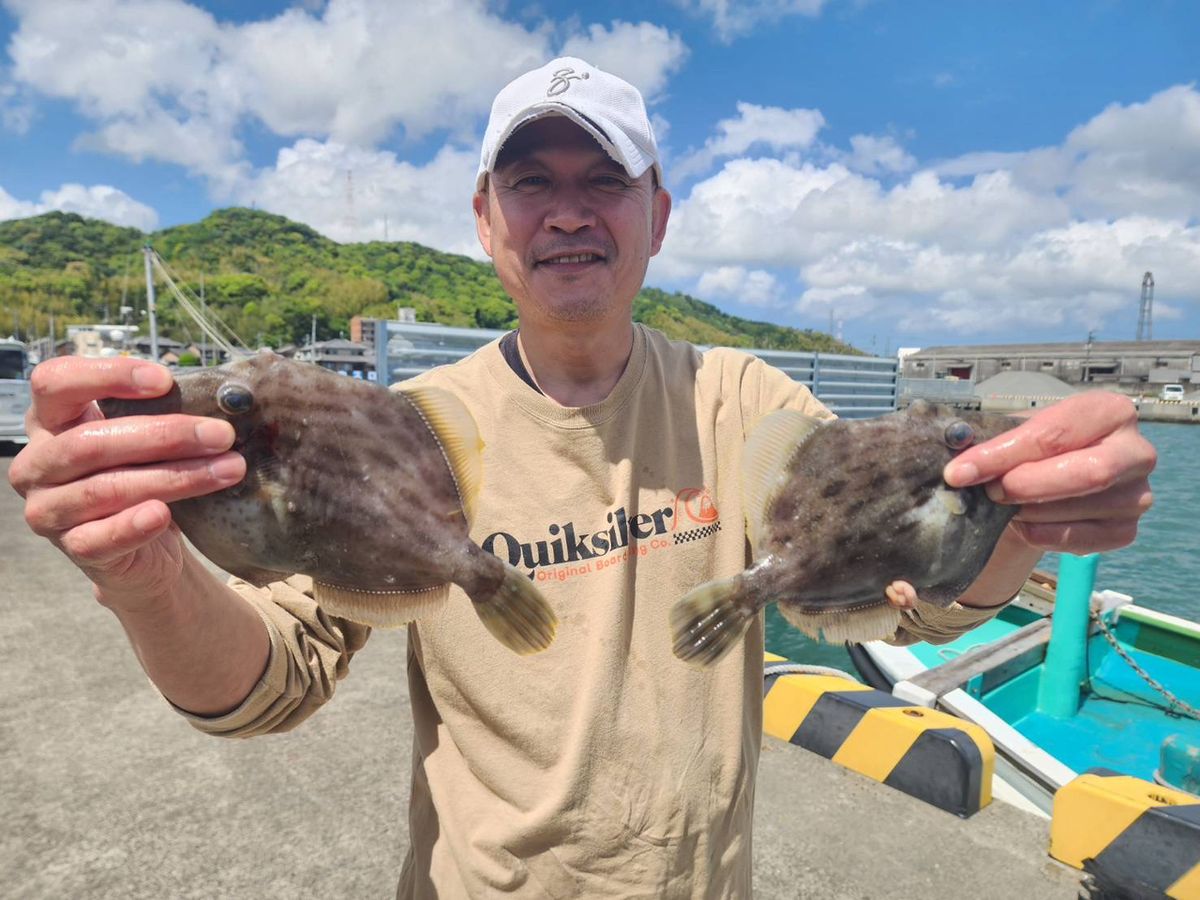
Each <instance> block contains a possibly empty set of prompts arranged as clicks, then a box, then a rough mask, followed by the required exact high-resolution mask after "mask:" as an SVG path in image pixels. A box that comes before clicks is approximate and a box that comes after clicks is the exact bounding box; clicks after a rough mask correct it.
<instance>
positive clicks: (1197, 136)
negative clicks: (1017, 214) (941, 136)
mask: <svg viewBox="0 0 1200 900" xmlns="http://www.w3.org/2000/svg"><path fill="white" fill-rule="evenodd" d="M936 170H937V171H938V172H939V173H941V174H944V175H947V176H951V177H953V176H961V175H973V174H978V173H982V172H989V171H998V170H1003V171H1007V172H1010V173H1011V174H1012V177H1013V179H1014V181H1015V182H1016V183H1017V184H1020V185H1022V186H1024V187H1027V188H1029V189H1031V190H1036V191H1040V192H1055V193H1058V194H1060V195H1062V196H1063V197H1064V198H1065V200H1066V201H1067V202H1068V203H1069V204H1070V206H1071V209H1072V211H1073V212H1074V213H1075V214H1076V215H1078V216H1081V217H1092V216H1095V217H1101V218H1111V217H1114V216H1121V215H1126V214H1152V215H1159V216H1164V217H1167V218H1179V217H1182V218H1196V217H1200V92H1197V90H1196V88H1195V86H1194V85H1176V86H1174V87H1170V88H1167V89H1166V90H1163V91H1160V92H1159V93H1157V94H1155V95H1153V96H1152V97H1150V99H1149V100H1147V101H1146V102H1144V103H1132V104H1129V105H1127V106H1123V105H1121V104H1112V105H1111V106H1109V107H1108V108H1106V109H1105V110H1103V111H1102V112H1101V113H1099V114H1098V115H1096V116H1095V117H1093V118H1092V119H1091V120H1089V121H1088V122H1086V123H1084V124H1083V125H1081V126H1079V127H1078V128H1076V129H1074V130H1073V131H1071V133H1070V134H1069V135H1067V136H1066V138H1065V139H1064V141H1063V143H1062V144H1061V145H1059V146H1056V147H1039V148H1036V149H1032V150H1029V151H1026V152H1017V153H1011V152H1010V153H987V152H983V153H972V154H967V155H965V156H961V157H957V158H955V159H951V160H946V161H944V162H941V163H938V164H937V166H936Z"/></svg>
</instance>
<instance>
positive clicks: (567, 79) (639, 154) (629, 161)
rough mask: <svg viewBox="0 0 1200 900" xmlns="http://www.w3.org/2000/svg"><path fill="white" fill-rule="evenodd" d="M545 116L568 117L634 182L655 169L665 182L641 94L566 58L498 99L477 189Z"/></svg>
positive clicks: (528, 75) (521, 79)
mask: <svg viewBox="0 0 1200 900" xmlns="http://www.w3.org/2000/svg"><path fill="white" fill-rule="evenodd" d="M544 116H566V117H567V118H568V119H570V120H571V121H572V122H574V123H575V124H576V125H578V126H579V127H580V128H583V129H584V130H585V131H587V132H588V134H590V135H591V136H592V137H594V138H595V139H596V141H597V143H599V144H600V146H601V147H603V148H604V152H606V153H607V154H608V155H609V156H611V157H612V158H613V159H614V160H616V161H617V162H618V163H620V164H621V167H622V168H623V169H624V170H625V171H626V172H628V173H629V175H630V177H631V178H638V177H640V176H641V174H642V173H643V172H645V171H646V170H647V169H649V168H650V167H651V166H653V167H654V173H655V174H656V175H657V176H658V183H659V184H662V183H663V174H662V166H661V165H659V162H658V145H657V144H656V143H655V141H654V129H653V128H651V127H650V119H649V118H648V117H647V116H646V104H645V102H643V100H642V95H641V94H640V93H639V92H638V89H637V88H635V87H634V86H633V85H632V84H630V83H629V82H627V81H625V80H623V79H621V78H618V77H617V76H616V75H611V74H609V73H608V72H604V71H602V70H600V69H597V68H596V67H595V66H593V65H591V64H590V63H586V62H584V61H583V60H582V59H576V58H575V57H573V56H560V57H559V58H558V59H555V60H551V61H550V62H548V63H546V64H545V65H544V66H542V67H541V68H540V69H534V70H533V71H532V72H526V73H525V74H524V75H521V76H519V77H518V78H516V79H514V80H513V81H510V82H509V83H508V84H507V85H506V86H505V87H504V89H503V90H501V91H500V93H499V94H497V95H496V100H495V102H494V103H493V104H492V114H491V117H490V118H489V119H488V125H487V130H486V131H485V132H484V133H483V152H482V154H481V155H480V159H479V173H478V175H477V176H476V178H475V189H476V190H482V188H483V184H484V179H485V178H486V176H487V174H488V173H489V172H491V171H492V169H493V168H494V167H495V165H496V159H497V157H499V155H500V150H501V148H503V147H504V143H505V141H507V140H508V139H509V138H510V137H512V135H513V132H515V131H516V130H517V129H518V128H520V127H521V126H522V125H526V124H528V123H529V122H532V121H533V120H534V119H540V118H542V117H544Z"/></svg>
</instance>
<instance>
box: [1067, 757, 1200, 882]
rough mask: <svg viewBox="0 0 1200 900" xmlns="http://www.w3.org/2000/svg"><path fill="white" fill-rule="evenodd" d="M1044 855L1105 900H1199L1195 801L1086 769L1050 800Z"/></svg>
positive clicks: (1199, 803) (1199, 820)
mask: <svg viewBox="0 0 1200 900" xmlns="http://www.w3.org/2000/svg"><path fill="white" fill-rule="evenodd" d="M1050 855H1051V856H1053V857H1054V858H1055V859H1057V860H1059V861H1061V862H1064V863H1066V864H1067V865H1070V866H1074V867H1075V868H1077V869H1083V870H1084V871H1085V872H1087V873H1088V874H1089V875H1091V876H1092V879H1093V880H1094V881H1095V883H1096V886H1097V888H1099V889H1101V890H1102V891H1106V892H1107V893H1104V894H1103V896H1110V895H1112V896H1122V897H1125V896H1128V897H1147V898H1149V897H1170V898H1174V900H1200V797H1197V796H1195V795H1194V794H1187V793H1184V792H1183V791H1177V790H1173V789H1171V788H1167V787H1161V786H1160V785H1157V784H1154V783H1152V782H1149V781H1143V780H1142V779H1140V778H1134V777H1132V776H1130V775H1121V774H1120V773H1118V772H1113V771H1111V770H1109V769H1091V770H1090V771H1088V772H1086V773H1084V774H1083V775H1080V776H1079V777H1078V778H1076V779H1075V780H1073V781H1071V782H1070V783H1069V784H1066V785H1064V786H1063V787H1062V788H1060V789H1059V791H1058V793H1057V794H1055V795H1054V812H1053V817H1052V818H1051V821H1050Z"/></svg>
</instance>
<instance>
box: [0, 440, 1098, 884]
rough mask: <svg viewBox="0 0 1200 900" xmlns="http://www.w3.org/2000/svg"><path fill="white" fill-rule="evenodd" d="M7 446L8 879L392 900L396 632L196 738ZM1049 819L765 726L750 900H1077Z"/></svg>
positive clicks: (402, 787)
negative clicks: (320, 693)
mask: <svg viewBox="0 0 1200 900" xmlns="http://www.w3.org/2000/svg"><path fill="white" fill-rule="evenodd" d="M16 449H17V448H14V447H12V445H6V444H0V476H3V478H2V480H0V604H2V607H0V608H2V609H3V610H4V613H5V624H4V626H3V627H2V628H0V685H2V693H0V797H2V798H3V806H2V809H3V821H4V828H3V829H2V830H0V895H2V896H6V897H20V898H60V897H72V898H80V900H91V898H114V897H116V898H129V900H140V898H147V900H150V898H153V900H161V898H192V897H197V898H198V897H205V898H208V897H230V898H243V897H244V898H276V897H279V898H284V897H286V898H292V897H298V896H308V897H348V898H358V897H363V898H376V897H379V898H387V897H392V896H393V895H394V892H395V884H396V877H397V875H398V873H399V870H400V864H401V861H402V860H403V858H404V853H405V850H406V848H407V845H408V819H407V804H408V797H409V774H410V763H411V755H412V754H411V747H412V729H411V723H410V719H411V717H410V712H409V701H408V693H407V687H406V683H405V657H404V649H405V648H404V633H403V631H402V630H401V631H379V632H376V633H375V634H374V635H372V637H371V640H370V642H369V644H368V645H367V648H366V649H365V650H364V651H363V652H362V653H360V654H359V655H358V656H356V657H355V659H354V662H353V664H352V665H351V673H350V677H349V678H348V679H346V681H344V682H343V683H342V685H341V686H340V687H339V688H338V693H337V697H336V699H335V701H334V702H332V703H330V704H328V705H327V706H326V707H325V708H324V709H322V710H321V711H320V712H319V713H318V714H317V715H316V716H314V717H313V718H312V719H310V720H309V721H308V722H306V723H305V724H304V725H303V726H302V727H301V728H299V729H298V730H297V731H295V732H293V733H290V734H284V735H271V736H267V737H263V738H258V739H255V740H248V741H229V740H221V739H217V738H212V737H207V736H205V735H201V734H199V733H198V732H196V731H194V730H193V729H192V728H191V727H189V726H188V725H187V724H185V723H184V722H183V721H182V720H181V719H179V718H178V717H177V716H175V715H174V714H173V713H172V712H171V711H170V710H169V709H168V707H167V706H166V704H165V702H164V701H163V700H162V699H161V698H160V697H159V696H158V694H157V693H156V692H155V691H154V690H153V688H152V687H151V686H150V684H149V682H148V681H147V679H146V678H145V676H144V675H143V673H142V671H141V669H140V668H139V666H138V664H137V661H136V660H135V658H134V656H133V654H132V653H131V652H130V650H129V645H128V643H127V641H126V639H125V636H124V634H123V633H122V631H121V629H120V627H119V625H118V624H117V622H116V620H115V619H114V618H113V617H112V616H111V615H110V614H109V613H107V612H106V611H105V610H104V609H102V608H101V607H100V606H98V605H97V604H96V603H95V601H94V600H93V599H92V596H91V592H90V589H89V585H88V583H87V581H86V580H85V579H84V578H83V577H82V575H80V574H79V572H78V571H77V570H75V569H74V567H72V566H71V565H70V564H69V563H68V562H67V561H66V560H65V558H64V557H62V556H61V555H60V554H59V553H58V551H57V550H55V549H54V548H53V547H52V546H51V545H50V544H49V543H48V542H46V541H45V540H43V539H41V538H39V537H37V536H36V535H34V534H33V533H32V532H30V531H29V530H28V528H27V527H26V525H25V523H24V520H23V518H22V515H21V500H20V498H19V497H18V496H17V495H16V494H15V493H14V492H13V491H12V490H11V489H10V488H9V487H8V483H7V472H8V465H9V463H10V461H11V457H12V455H13V454H14V453H15V450H16ZM331 773H332V777H330V775H331ZM316 781H323V782H325V785H324V788H323V789H322V791H321V793H320V794H316V793H311V792H309V791H307V790H306V789H305V786H306V785H308V784H312V783H314V782H316ZM1048 826H1049V823H1047V822H1046V821H1044V820H1042V819H1039V818H1036V817H1033V816H1030V815H1028V814H1026V813H1023V812H1021V811H1019V810H1016V809H1015V808H1013V807H1009V806H1005V805H1004V804H1002V803H998V802H994V803H992V804H991V805H990V806H988V807H985V808H984V809H983V810H981V811H980V812H979V813H977V814H976V815H974V816H972V817H971V818H970V819H967V820H963V819H959V818H957V817H955V816H953V815H951V814H949V813H945V812H942V811H941V810H938V809H935V808H933V807H931V806H928V805H926V804H924V803H921V802H920V801H917V800H914V799H913V798H911V797H908V796H907V795H905V794H902V793H899V792H897V791H894V790H892V789H890V788H887V787H884V786H883V785H880V784H877V783H875V782H873V781H871V780H869V779H867V778H864V777H863V776H860V775H857V774H856V773H853V772H850V771H848V770H846V769H843V768H841V767H839V766H837V765H835V764H834V763H831V762H829V761H828V760H825V759H823V758H821V757H818V756H816V755H814V754H811V753H808V752H807V751H805V750H802V749H800V748H797V747H793V746H791V745H789V744H786V743H783V742H781V741H777V740H775V739H773V738H766V739H765V741H764V747H763V754H762V763H761V766H760V771H759V781H758V790H757V805H756V813H755V833H754V859H755V896H756V897H758V898H768V900H774V898H781V900H791V898H815V900H870V898H880V900H883V898H886V900H908V898H912V900H940V898H947V900H949V898H955V900H958V898H962V897H967V896H969V897H972V898H973V900H991V898H995V900H1011V898H1021V900H1039V898H1073V897H1075V896H1077V894H1078V892H1079V887H1078V884H1079V878H1078V873H1076V872H1075V871H1074V870H1072V869H1069V868H1066V867H1065V866H1062V865H1060V864H1058V863H1056V862H1054V861H1053V860H1051V859H1050V857H1048V856H1047V855H1046V847H1047V845H1048V840H1049V827H1048Z"/></svg>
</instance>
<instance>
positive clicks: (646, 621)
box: [190, 326, 994, 898]
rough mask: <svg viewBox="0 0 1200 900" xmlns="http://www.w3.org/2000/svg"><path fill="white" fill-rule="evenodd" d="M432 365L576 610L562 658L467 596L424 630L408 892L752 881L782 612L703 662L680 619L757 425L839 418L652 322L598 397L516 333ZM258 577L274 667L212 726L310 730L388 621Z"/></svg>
mask: <svg viewBox="0 0 1200 900" xmlns="http://www.w3.org/2000/svg"><path fill="white" fill-rule="evenodd" d="M423 378H425V379H426V380H427V381H428V382H429V383H433V384H437V385H438V386H440V387H443V388H447V389H449V390H451V391H453V392H454V393H455V394H456V395H457V396H458V397H460V398H461V399H462V400H463V401H464V402H465V403H466V404H467V406H468V408H469V409H470V411H471V413H472V414H473V415H474V417H475V419H476V421H477V423H478V426H479V430H480V433H481V435H482V437H483V440H484V442H485V445H486V446H485V450H484V469H483V490H482V493H481V496H480V498H479V502H478V508H477V510H476V513H475V517H474V521H473V523H472V529H471V537H472V539H474V540H475V541H476V542H478V543H479V544H480V545H481V546H483V547H484V548H485V549H487V550H489V551H491V552H493V553H495V554H497V555H498V556H500V557H501V558H503V559H506V560H508V561H509V562H511V563H512V564H513V565H514V566H516V567H517V568H518V569H520V570H522V571H523V572H527V573H529V574H530V575H531V577H532V578H533V580H534V583H535V584H536V585H537V586H538V587H539V588H540V589H541V591H542V592H543V594H544V595H545V596H546V598H547V600H548V601H549V602H550V604H551V605H552V606H553V608H554V610H555V611H556V613H557V615H558V617H559V619H560V626H559V630H558V637H557V640H556V641H555V643H554V644H553V646H551V648H550V649H549V650H547V651H545V652H543V653H540V654H536V655H534V656H529V657H518V656H515V655H513V654H512V653H510V652H509V651H508V650H506V649H505V648H504V647H502V646H501V645H500V644H499V643H497V642H496V641H495V640H493V639H492V638H491V636H490V635H489V634H488V633H487V631H486V630H485V629H484V628H483V626H482V625H481V624H480V622H479V620H478V618H477V617H476V616H475V614H474V613H473V612H472V610H471V604H470V602H469V601H468V600H467V598H466V597H465V595H463V594H462V592H461V591H460V590H458V589H457V588H452V590H451V596H450V600H449V602H447V603H446V604H445V605H444V606H443V607H442V608H441V610H440V612H438V613H437V614H435V615H433V616H432V617H430V618H428V619H426V620H425V621H421V622H418V623H416V624H414V625H412V626H410V631H409V662H408V675H409V688H410V693H411V700H412V708H413V716H414V726H415V727H414V735H415V748H414V749H415V752H414V771H413V789H412V805H411V812H410V833H411V841H412V844H411V849H410V852H409V856H408V859H407V860H406V863H405V866H404V870H403V873H402V875H401V881H400V887H399V896H401V897H406V898H407V897H418V898H425V897H435V896H440V897H451V898H458V897H492V896H496V895H497V894H500V893H502V892H504V893H511V894H513V895H515V896H519V897H599V896H620V897H647V898H649V897H653V898H664V897H666V898H671V897H679V898H692V897H712V898H727V897H745V896H749V894H750V884H751V878H750V862H751V853H750V849H751V847H750V840H751V838H750V825H751V818H752V810H753V800H754V779H755V771H756V766H757V759H758V752H759V747H760V740H761V730H762V659H763V628H762V619H761V617H759V618H758V620H757V621H756V622H755V623H754V624H753V625H752V627H751V628H750V630H749V633H748V636H747V637H746V639H745V640H744V641H742V642H741V643H740V644H739V645H738V646H737V647H736V649H735V650H734V651H733V652H732V653H730V654H729V655H728V656H727V657H726V658H724V659H722V660H721V661H720V662H719V663H717V664H716V665H714V666H712V667H711V668H708V669H697V668H694V667H692V666H689V665H686V664H684V663H682V662H680V661H678V660H677V659H676V658H675V657H674V656H673V654H672V653H671V637H670V629H669V627H668V612H669V610H670V608H671V606H672V605H673V603H674V602H675V601H676V600H678V599H679V598H681V597H682V596H683V595H684V594H686V593H687V592H688V591H689V590H690V589H692V588H694V587H696V586H697V585H699V584H701V583H703V582H705V581H708V580H711V579H715V578H726V577H729V576H730V575H733V574H735V573H737V572H739V571H741V570H742V569H743V568H744V567H745V565H746V563H747V561H748V560H747V547H746V539H745V536H744V529H743V511H742V499H741V496H740V490H739V474H738V472H739V465H740V454H741V447H742V445H743V442H744V440H745V437H746V434H747V432H748V430H749V429H750V428H751V427H752V426H753V425H754V424H755V423H756V422H757V421H758V420H759V419H760V418H761V417H762V416H763V415H765V414H766V413H769V412H772V411H774V410H776V409H781V408H793V409H798V410H800V411H802V412H806V413H809V414H811V415H815V416H822V417H825V416H829V413H828V411H827V410H825V409H824V407H823V406H821V404H820V403H818V402H817V401H816V400H815V399H814V398H813V397H812V395H811V394H810V393H809V392H808V391H807V390H806V389H805V388H803V387H801V386H800V385H798V384H796V383H795V382H793V381H792V380H790V379H789V378H788V377H787V376H785V375H783V374H782V373H780V372H779V371H777V370H775V369H772V368H770V367H768V366H766V365H765V364H763V363H762V362H761V361H760V360H757V359H755V358H753V357H751V356H749V355H746V354H743V353H739V352H736V351H731V350H722V349H716V350H710V351H708V352H706V353H700V352H698V351H697V350H696V349H695V348H693V347H692V346H690V345H687V344H682V343H675V342H670V341H668V340H667V339H666V338H665V337H664V336H663V335H661V334H659V333H658V332H654V331H651V330H649V329H645V328H642V327H640V326H639V327H637V328H636V330H635V342H634V348H633V353H632V355H631V357H630V360H629V363H628V365H627V367H626V371H625V373H624V374H623V375H622V377H621V379H620V381H619V382H618V384H617V385H616V387H615V388H614V390H613V391H612V393H611V394H610V396H609V397H608V398H607V399H605V400H604V401H603V402H601V403H598V404H596V405H595V406H590V407H585V408H579V409H568V408H564V407H561V406H559V405H557V404H556V403H554V402H553V401H552V400H550V399H548V398H546V397H544V396H542V395H540V394H538V393H537V392H536V391H534V390H533V389H531V388H530V387H529V386H528V385H527V384H525V383H523V382H522V381H521V380H520V379H519V378H518V377H517V375H516V374H515V373H514V372H513V371H512V370H511V369H510V368H509V366H508V365H507V363H506V362H505V361H504V359H503V357H502V355H501V353H500V351H499V349H498V347H497V345H496V344H491V345H489V346H487V347H484V348H483V349H482V350H480V351H479V352H478V353H476V354H474V355H473V356H471V357H470V358H468V359H466V360H464V361H463V362H461V363H459V364H457V365H454V366H450V367H446V368H442V369H438V370H435V371H433V372H431V373H429V374H428V375H427V376H423ZM239 590H241V591H242V592H243V593H244V594H245V595H246V596H247V597H248V598H250V599H251V600H252V601H253V602H254V603H255V605H256V606H257V608H258V609H259V610H260V611H261V614H262V615H263V617H264V620H265V621H266V622H267V624H268V628H269V630H270V633H271V648H272V649H271V659H270V663H269V666H268V670H267V672H266V674H265V675H264V677H263V679H262V681H261V683H260V684H259V685H258V686H257V687H256V688H255V690H254V692H253V693H252V694H251V696H250V697H248V698H247V699H246V701H245V702H244V703H243V704H242V705H241V707H239V708H238V709H237V710H235V711H233V712H231V713H229V714H228V715H226V716H222V717H220V718H215V719H203V718H198V717H190V718H191V720H192V721H193V723H194V724H195V725H196V726H197V727H198V728H201V729H203V730H205V731H209V732H212V733H217V734H225V735H239V736H240V735H250V734H258V733H261V732H267V731H272V730H283V729H287V728H290V727H293V726H294V725H295V724H297V723H298V722H300V721H302V720H303V719H304V718H306V717H307V716H308V715H310V714H311V713H312V712H313V711H314V710H315V709H316V708H317V707H319V706H320V705H321V704H322V703H324V702H325V701H326V700H327V699H329V697H330V696H331V695H332V694H333V691H334V687H335V685H336V682H337V680H338V679H339V678H341V677H343V675H344V674H345V672H346V668H347V664H348V662H349V660H350V657H351V655H352V654H353V653H354V652H356V651H357V650H358V649H359V648H360V647H361V646H362V645H363V643H364V642H365V640H366V638H367V634H368V630H367V629H365V628H363V627H362V626H358V625H354V624H351V623H347V622H345V621H343V620H340V619H336V618H333V617H329V616H327V615H325V614H324V613H323V612H322V611H321V610H320V609H319V608H318V607H317V606H316V605H315V604H314V603H313V601H312V600H311V598H310V597H309V596H308V593H307V590H308V580H307V579H306V578H303V577H294V578H291V579H289V580H288V581H287V582H280V583H276V584H273V585H271V586H270V587H269V588H264V589H254V588H251V587H250V586H248V585H245V584H241V585H239ZM992 614H994V611H984V612H981V611H978V610H966V609H963V608H961V607H957V605H955V606H952V607H951V608H950V609H949V610H938V609H936V608H933V607H925V606H924V605H923V604H922V605H920V607H919V609H918V610H917V611H916V612H915V613H914V614H912V615H911V616H909V617H908V619H906V623H905V629H906V631H907V632H908V633H909V634H910V635H911V636H914V637H932V638H935V639H939V638H940V639H946V638H948V637H951V636H953V635H956V634H958V633H960V632H962V631H964V630H966V629H967V628H970V627H974V625H976V624H978V623H979V622H981V621H983V620H985V619H986V618H988V617H989V616H990V615H992ZM899 639H900V640H904V639H906V636H905V635H904V634H903V633H902V634H901V635H900V636H899Z"/></svg>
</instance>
